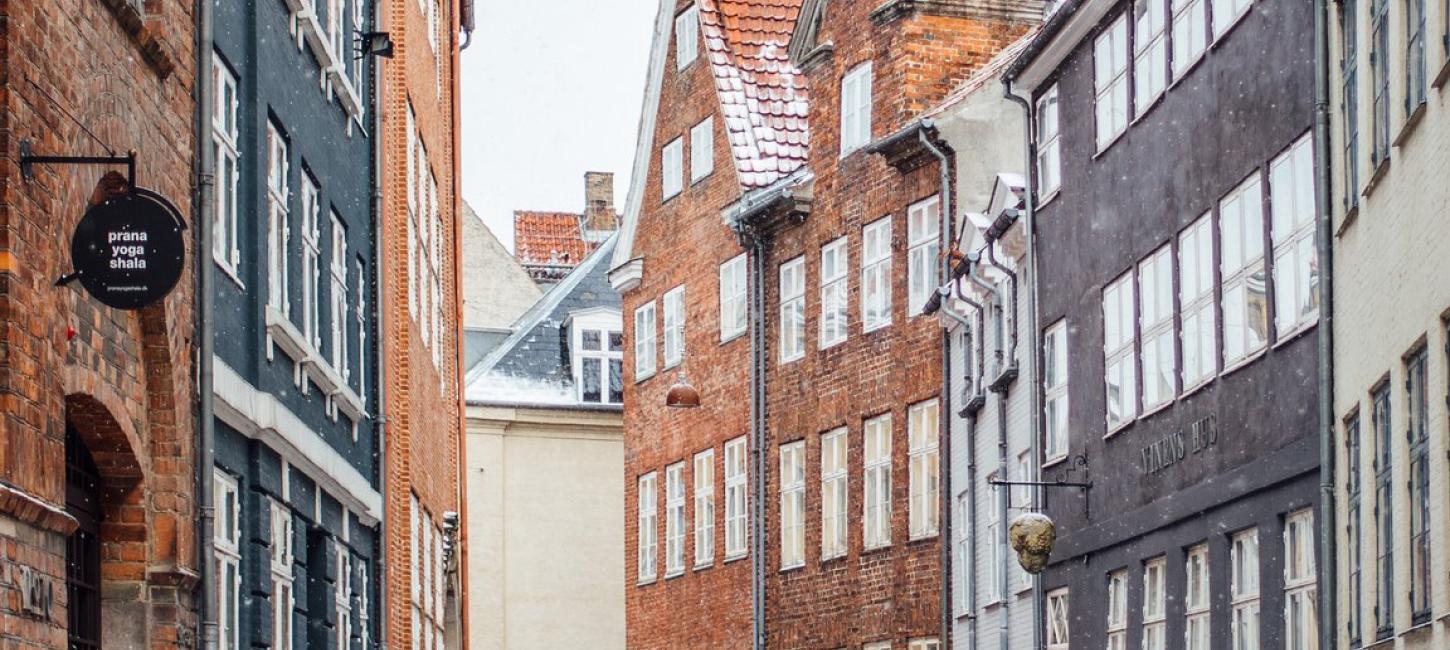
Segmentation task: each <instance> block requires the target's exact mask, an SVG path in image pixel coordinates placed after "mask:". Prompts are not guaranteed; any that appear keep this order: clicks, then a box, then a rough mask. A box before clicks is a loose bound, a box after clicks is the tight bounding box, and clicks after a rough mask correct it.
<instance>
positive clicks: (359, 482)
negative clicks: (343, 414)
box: [212, 357, 383, 526]
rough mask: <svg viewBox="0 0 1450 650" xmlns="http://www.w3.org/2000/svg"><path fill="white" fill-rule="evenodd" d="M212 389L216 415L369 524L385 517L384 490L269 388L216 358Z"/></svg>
mask: <svg viewBox="0 0 1450 650" xmlns="http://www.w3.org/2000/svg"><path fill="white" fill-rule="evenodd" d="M212 363H213V368H214V369H213V382H212V394H213V395H214V396H215V397H216V417H217V419H219V420H221V421H222V422H225V423H227V425H229V426H231V427H232V428H234V429H236V430H237V431H240V432H241V433H242V435H244V436H246V437H248V438H251V439H253V440H260V441H262V442H263V443H265V444H266V445H267V446H268V447H271V448H272V449H273V450H274V451H276V452H277V453H278V454H279V455H281V456H282V460H283V462H285V463H287V464H289V465H291V466H292V467H296V468H297V469H298V471H300V472H302V473H303V474H306V475H307V477H308V478H310V479H312V480H313V481H314V482H316V483H317V486H318V487H319V488H320V489H322V490H326V491H327V493H328V494H329V495H332V497H333V498H335V499H337V500H338V501H339V502H341V503H342V505H343V507H344V508H346V509H348V510H350V511H352V512H353V514H355V515H357V518H358V521H360V522H362V523H363V525H365V526H373V525H376V524H377V523H378V521H379V520H380V519H382V513H383V495H382V493H380V492H378V491H377V490H376V489H374V488H373V486H372V485H371V484H370V483H369V482H368V480H367V478H365V477H364V476H363V475H362V472H359V471H357V468H355V467H353V466H352V464H351V463H349V462H347V459H345V458H343V457H342V454H339V453H337V450H336V449H333V448H332V446H331V445H329V444H327V442H326V441H324V440H323V439H322V436H321V435H319V434H318V433H317V432H316V431H313V430H312V429H311V428H308V426H307V425H306V424H305V423H303V422H302V420H301V418H298V417H297V414H295V413H293V412H292V411H291V410H289V409H288V408H287V407H286V406H284V405H283V404H282V403H281V402H280V401H278V400H277V398H276V397H274V396H273V395H272V394H270V393H264V392H262V391H259V390H257V389H256V387H254V386H252V385H251V384H250V383H248V382H247V380H245V379H243V378H242V376H241V375H239V374H237V371H235V370H232V368H231V366H228V365H227V364H226V363H225V362H223V361H222V360H221V359H220V358H217V357H213V362H212Z"/></svg>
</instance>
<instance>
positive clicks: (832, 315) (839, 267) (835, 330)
mask: <svg viewBox="0 0 1450 650" xmlns="http://www.w3.org/2000/svg"><path fill="white" fill-rule="evenodd" d="M847 257H848V256H847V252H846V238H845V237H841V238H839V239H837V240H835V241H832V242H831V243H829V244H826V245H825V246H822V247H821V322H820V349H822V350H824V349H826V348H829V347H831V346H834V345H838V344H840V343H844V342H845V341H846V336H847V330H848V329H849V327H848V316H847V312H846V308H847V304H846V303H847V301H848V300H849V288H848V287H847V283H846V273H847V272H848V271H849V268H850V265H851V262H850V260H849V259H847Z"/></svg>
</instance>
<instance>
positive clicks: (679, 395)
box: [665, 370, 700, 409]
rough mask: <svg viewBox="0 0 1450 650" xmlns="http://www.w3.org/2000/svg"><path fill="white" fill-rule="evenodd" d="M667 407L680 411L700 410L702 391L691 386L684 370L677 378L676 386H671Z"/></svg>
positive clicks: (666, 395) (666, 398)
mask: <svg viewBox="0 0 1450 650" xmlns="http://www.w3.org/2000/svg"><path fill="white" fill-rule="evenodd" d="M665 406H667V407H670V408H679V409H692V408H699V406H700V391H697V390H695V387H694V386H691V385H690V380H688V379H685V372H684V371H683V370H682V371H680V374H679V376H678V377H676V378H675V384H674V385H673V386H670V392H668V393H666V394H665Z"/></svg>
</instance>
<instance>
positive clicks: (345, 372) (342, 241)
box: [328, 211, 352, 381]
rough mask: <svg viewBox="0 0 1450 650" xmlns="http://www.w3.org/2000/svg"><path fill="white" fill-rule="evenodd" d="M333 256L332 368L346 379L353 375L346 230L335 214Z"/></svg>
mask: <svg viewBox="0 0 1450 650" xmlns="http://www.w3.org/2000/svg"><path fill="white" fill-rule="evenodd" d="M331 225H332V251H331V253H332V259H331V260H330V262H329V264H328V270H329V271H330V275H331V280H332V284H331V286H330V287H329V291H328V298H330V301H329V303H330V307H331V310H330V312H329V313H328V325H329V326H330V327H331V330H330V331H331V339H332V359H331V361H332V368H333V369H334V370H336V371H337V373H338V374H340V375H342V378H343V380H344V381H346V380H347V379H348V378H349V375H351V374H352V363H351V362H350V361H349V360H348V355H347V229H346V228H345V227H344V226H343V225H342V217H341V216H339V215H338V214H337V212H336V211H334V212H333V213H332V224H331Z"/></svg>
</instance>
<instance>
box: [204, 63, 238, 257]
mask: <svg viewBox="0 0 1450 650" xmlns="http://www.w3.org/2000/svg"><path fill="white" fill-rule="evenodd" d="M212 75H213V77H214V80H213V81H214V82H215V85H216V95H215V98H214V99H215V102H216V103H215V105H214V106H212V113H211V126H212V155H213V157H214V158H213V159H214V160H215V161H216V205H215V206H214V207H215V209H216V218H215V219H216V220H215V223H214V224H213V226H214V227H213V229H214V230H215V235H213V236H212V258H213V259H215V260H216V261H217V263H219V264H220V265H221V266H222V268H223V269H226V270H227V271H229V272H230V275H231V276H232V277H233V278H235V277H236V269H237V265H238V264H239V263H241V255H242V254H241V250H240V249H239V248H238V246H237V236H238V235H237V181H238V180H239V179H240V178H241V172H239V171H238V170H237V159H238V158H239V157H240V156H239V154H238V153H237V140H238V137H239V134H238V132H237V77H236V75H234V74H232V71H231V70H230V69H228V68H227V66H226V64H225V63H222V59H221V56H219V55H218V56H213V57H212Z"/></svg>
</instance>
